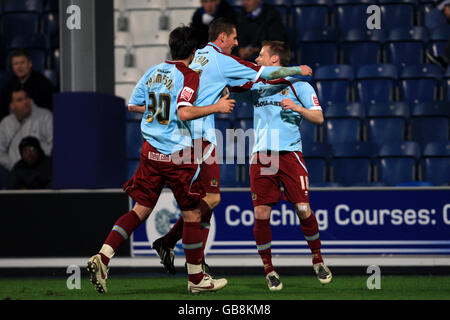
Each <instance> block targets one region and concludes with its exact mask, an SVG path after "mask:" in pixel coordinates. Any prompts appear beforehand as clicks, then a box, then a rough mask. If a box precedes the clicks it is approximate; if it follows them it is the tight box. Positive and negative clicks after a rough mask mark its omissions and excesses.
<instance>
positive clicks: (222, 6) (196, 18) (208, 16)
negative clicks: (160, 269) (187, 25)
mask: <svg viewBox="0 0 450 320" xmlns="http://www.w3.org/2000/svg"><path fill="white" fill-rule="evenodd" d="M201 4H202V7H201V8H198V9H197V10H195V12H194V15H193V16H192V22H191V27H192V28H194V29H195V30H196V32H198V34H199V38H200V39H201V40H200V48H203V47H204V46H205V45H206V44H207V43H208V27H209V25H210V23H211V22H213V20H215V19H217V18H220V17H224V18H228V19H229V20H231V21H233V22H236V21H235V17H236V12H235V11H234V9H233V7H231V6H230V5H229V4H228V3H227V2H226V1H225V0H201Z"/></svg>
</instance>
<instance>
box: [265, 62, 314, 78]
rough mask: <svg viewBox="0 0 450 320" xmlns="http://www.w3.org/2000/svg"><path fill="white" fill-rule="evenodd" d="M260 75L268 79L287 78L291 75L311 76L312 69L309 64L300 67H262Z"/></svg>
mask: <svg viewBox="0 0 450 320" xmlns="http://www.w3.org/2000/svg"><path fill="white" fill-rule="evenodd" d="M259 72H260V74H259V77H260V78H263V79H266V80H273V79H278V78H285V77H289V76H304V77H311V76H312V70H311V68H310V67H309V66H307V65H301V66H298V67H267V66H266V67H261V70H260V71H259Z"/></svg>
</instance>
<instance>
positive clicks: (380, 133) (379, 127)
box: [366, 102, 410, 146]
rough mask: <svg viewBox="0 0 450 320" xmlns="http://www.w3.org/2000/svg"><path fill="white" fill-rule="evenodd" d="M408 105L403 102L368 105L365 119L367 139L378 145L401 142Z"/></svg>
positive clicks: (408, 113)
mask: <svg viewBox="0 0 450 320" xmlns="http://www.w3.org/2000/svg"><path fill="white" fill-rule="evenodd" d="M409 115H410V111H409V106H408V104H406V103H403V102H393V103H378V104H373V105H370V106H369V110H368V112H367V119H366V128H367V134H366V135H367V140H368V141H370V142H373V143H375V144H377V145H378V146H380V145H382V144H386V143H390V142H403V141H404V140H405V137H406V133H407V122H406V119H407V118H409Z"/></svg>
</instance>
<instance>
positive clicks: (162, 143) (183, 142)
mask: <svg viewBox="0 0 450 320" xmlns="http://www.w3.org/2000/svg"><path fill="white" fill-rule="evenodd" d="M198 84H199V77H198V74H197V73H195V72H193V71H192V70H191V69H189V68H188V67H186V66H185V65H184V64H183V63H182V62H172V61H165V62H163V63H161V64H158V65H155V66H153V67H151V68H150V69H148V70H147V72H146V73H145V74H144V76H143V77H142V78H141V79H140V80H139V82H138V83H137V84H136V87H135V88H134V90H133V93H132V94H131V97H130V100H129V102H128V104H129V105H137V106H143V105H145V113H144V115H143V116H142V121H141V132H142V136H143V137H144V139H145V140H147V141H148V143H150V144H151V145H152V146H153V147H154V148H156V149H157V150H158V151H159V152H161V153H163V154H171V153H174V152H176V151H179V150H182V149H184V148H186V147H190V146H192V133H191V127H190V124H191V121H181V120H180V118H179V117H178V113H177V110H178V107H180V106H183V105H186V106H192V105H193V104H194V101H195V98H196V95H197V91H198Z"/></svg>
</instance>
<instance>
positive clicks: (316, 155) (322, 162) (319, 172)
mask: <svg viewBox="0 0 450 320" xmlns="http://www.w3.org/2000/svg"><path fill="white" fill-rule="evenodd" d="M302 154H303V158H304V160H305V163H306V168H307V169H308V175H309V183H310V185H311V184H317V183H323V182H326V181H327V180H328V179H327V177H328V159H329V157H330V155H331V147H330V145H328V144H327V143H320V142H305V143H303V147H302Z"/></svg>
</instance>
